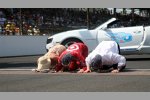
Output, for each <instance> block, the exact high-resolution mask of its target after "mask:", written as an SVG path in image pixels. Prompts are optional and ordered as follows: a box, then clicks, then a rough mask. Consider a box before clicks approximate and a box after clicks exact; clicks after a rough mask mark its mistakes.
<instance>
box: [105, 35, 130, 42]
mask: <svg viewBox="0 0 150 100" xmlns="http://www.w3.org/2000/svg"><path fill="white" fill-rule="evenodd" d="M107 36H108V37H110V38H111V40H113V41H116V42H117V43H126V42H130V41H132V38H133V37H132V35H131V34H130V33H125V32H118V33H110V32H109V33H108V34H107Z"/></svg>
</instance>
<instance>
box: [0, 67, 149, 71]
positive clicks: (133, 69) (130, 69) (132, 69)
mask: <svg viewBox="0 0 150 100" xmlns="http://www.w3.org/2000/svg"><path fill="white" fill-rule="evenodd" d="M46 70H48V69H46ZM126 70H127V71H128V70H129V71H150V69H135V68H127V69H125V71H126ZM0 71H32V69H21V68H20V69H15V68H14V69H0Z"/></svg>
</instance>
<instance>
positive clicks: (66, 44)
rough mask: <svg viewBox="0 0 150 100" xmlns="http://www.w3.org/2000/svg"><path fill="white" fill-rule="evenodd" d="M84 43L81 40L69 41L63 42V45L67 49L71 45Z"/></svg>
mask: <svg viewBox="0 0 150 100" xmlns="http://www.w3.org/2000/svg"><path fill="white" fill-rule="evenodd" d="M79 42H80V43H83V42H82V41H81V40H79V39H68V40H65V41H64V42H62V45H64V46H65V47H68V46H70V45H71V44H73V43H79Z"/></svg>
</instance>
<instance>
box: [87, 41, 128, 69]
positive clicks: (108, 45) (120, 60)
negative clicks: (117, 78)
mask: <svg viewBox="0 0 150 100" xmlns="http://www.w3.org/2000/svg"><path fill="white" fill-rule="evenodd" d="M118 52H119V50H118V45H117V43H116V42H115V41H102V42H101V43H100V44H99V45H98V46H97V47H96V48H95V50H93V51H92V52H91V53H90V54H89V55H88V56H87V57H86V59H85V61H86V63H87V64H88V65H89V64H90V61H91V60H92V59H93V58H94V57H95V56H96V55H97V54H99V55H101V56H102V65H113V64H118V68H119V67H121V66H125V64H126V59H125V57H124V56H122V55H119V54H118Z"/></svg>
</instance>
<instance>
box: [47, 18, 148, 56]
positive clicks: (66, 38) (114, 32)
mask: <svg viewBox="0 0 150 100" xmlns="http://www.w3.org/2000/svg"><path fill="white" fill-rule="evenodd" d="M118 22H119V21H118V20H117V19H116V18H111V19H110V20H108V21H106V22H105V23H103V24H101V25H100V26H98V27H97V28H95V29H93V30H88V29H78V30H71V31H66V32H61V33H57V34H55V35H53V36H50V37H49V38H48V39H47V45H46V49H47V50H48V49H49V48H51V47H52V46H53V45H55V44H56V43H60V44H63V45H65V46H66V47H67V46H69V45H70V44H72V43H73V42H83V43H84V44H86V45H87V46H88V49H89V52H91V51H92V50H93V49H95V47H96V46H97V45H98V44H99V43H100V42H101V41H103V40H107V41H111V40H113V41H116V42H117V43H118V44H119V45H120V49H121V54H147V53H150V26H129V27H128V26H126V27H125V26H121V25H120V23H118ZM118 25H119V26H118Z"/></svg>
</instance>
